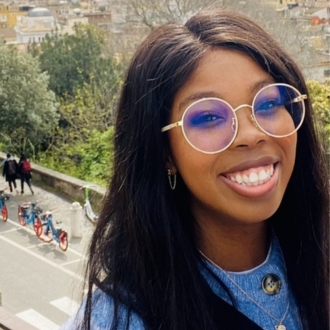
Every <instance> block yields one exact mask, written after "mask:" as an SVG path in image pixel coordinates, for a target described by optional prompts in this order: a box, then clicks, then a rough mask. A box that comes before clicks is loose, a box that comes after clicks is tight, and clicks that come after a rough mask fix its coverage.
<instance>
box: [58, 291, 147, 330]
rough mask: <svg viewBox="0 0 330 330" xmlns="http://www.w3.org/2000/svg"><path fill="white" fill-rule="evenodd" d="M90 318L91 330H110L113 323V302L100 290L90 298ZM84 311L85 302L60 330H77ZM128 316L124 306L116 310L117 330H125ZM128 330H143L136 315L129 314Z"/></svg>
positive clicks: (141, 323)
mask: <svg viewBox="0 0 330 330" xmlns="http://www.w3.org/2000/svg"><path fill="white" fill-rule="evenodd" d="M92 301H93V302H92V304H93V305H92V317H91V329H93V330H101V329H102V330H103V329H110V328H111V325H112V322H113V321H114V318H113V316H114V302H113V299H112V297H111V296H109V295H108V294H106V293H104V292H103V291H101V290H99V289H98V290H96V291H95V292H94V293H93V298H92ZM84 310H85V302H83V303H82V305H81V307H80V309H79V311H78V312H77V314H76V315H75V316H74V317H72V318H71V319H70V320H69V321H68V322H67V323H66V324H64V325H63V326H62V327H61V328H60V330H78V329H79V326H80V325H81V324H82V321H83V316H84ZM127 316H128V309H127V308H126V307H125V306H124V305H120V306H119V309H118V328H117V329H118V330H126V329H127V328H126V319H127ZM129 321H130V323H129V328H128V330H145V329H146V328H145V326H144V323H143V321H142V319H141V318H140V317H139V316H138V315H137V314H136V313H133V312H132V313H131V314H130V316H129Z"/></svg>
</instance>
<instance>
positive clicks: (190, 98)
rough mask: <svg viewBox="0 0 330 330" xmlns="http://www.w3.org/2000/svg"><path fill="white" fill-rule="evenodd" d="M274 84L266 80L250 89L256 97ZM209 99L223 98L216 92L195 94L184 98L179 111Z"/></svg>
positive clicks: (270, 79)
mask: <svg viewBox="0 0 330 330" xmlns="http://www.w3.org/2000/svg"><path fill="white" fill-rule="evenodd" d="M274 83H275V81H274V79H272V78H266V79H263V80H261V81H258V82H256V83H255V84H252V85H251V86H250V88H249V89H250V91H251V93H253V94H254V95H255V94H256V93H257V92H258V91H259V90H260V89H261V88H263V87H265V86H267V85H270V84H274ZM208 97H216V98H220V99H222V97H221V96H220V95H219V94H218V93H216V92H214V91H205V92H197V93H193V94H191V95H189V96H187V97H186V98H184V99H183V100H182V101H181V102H180V104H179V111H181V110H182V108H184V107H185V108H186V107H187V104H189V103H193V102H195V101H198V100H201V99H204V98H208Z"/></svg>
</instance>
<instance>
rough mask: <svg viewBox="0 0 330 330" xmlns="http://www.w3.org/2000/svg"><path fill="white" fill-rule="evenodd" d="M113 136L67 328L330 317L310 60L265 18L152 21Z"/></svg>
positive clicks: (293, 324)
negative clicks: (83, 279)
mask: <svg viewBox="0 0 330 330" xmlns="http://www.w3.org/2000/svg"><path fill="white" fill-rule="evenodd" d="M115 136H116V137H115V159H114V175H113V178H112V181H111V183H110V187H109V193H108V194H107V196H106V199H105V203H104V206H103V210H102V212H101V215H100V219H99V222H98V224H97V228H96V230H95V233H94V235H93V238H92V242H91V245H90V250H89V262H88V271H87V275H88V289H89V291H88V296H87V300H86V304H84V305H83V308H81V310H80V313H78V316H77V317H76V318H75V320H73V321H71V322H70V323H68V324H67V327H66V328H67V329H75V328H77V329H78V328H80V329H166V330H169V329H171V330H174V329H176V330H179V329H180V330H182V329H187V330H188V329H189V330H191V329H196V330H201V329H205V330H210V329H275V328H276V329H278V330H283V329H295V330H296V329H313V330H317V329H320V330H321V329H322V330H324V329H329V310H328V306H329V288H328V283H329V273H328V269H329V267H328V260H329V259H328V257H329V250H328V241H329V236H328V233H329V232H328V229H329V222H328V205H329V198H328V197H329V196H328V191H329V187H328V182H329V181H328V177H327V171H326V167H325V164H326V161H325V157H324V154H323V152H322V150H321V147H320V144H319V141H318V139H317V136H316V133H315V130H314V123H313V118H312V109H311V103H310V98H309V95H308V91H307V88H306V85H305V83H304V79H303V76H302V74H301V73H300V71H299V69H298V67H297V65H296V64H295V63H294V61H293V60H292V59H291V58H290V57H289V56H288V55H287V54H286V53H285V52H284V51H283V50H282V48H281V47H280V46H279V45H278V44H277V43H276V42H275V41H274V40H273V39H272V38H271V37H270V36H269V35H268V34H266V33H265V31H263V30H262V29H261V28H260V27H258V26H257V25H255V24H254V23H253V22H252V21H251V20H249V19H248V18H246V17H244V16H241V15H239V14H237V13H233V12H224V11H212V12H208V11H202V12H200V13H198V14H197V15H195V16H193V17H192V18H191V19H190V20H188V22H187V23H186V24H185V25H179V24H178V25H176V24H170V25H166V26H163V27H161V28H159V29H158V30H156V31H154V32H153V33H152V34H151V35H150V36H149V37H148V38H147V39H146V40H145V42H144V43H143V44H142V45H141V47H140V48H139V49H138V51H137V53H136V55H135V56H134V58H133V60H132V63H131V65H130V67H129V70H128V73H127V77H126V81H125V84H124V87H123V91H122V95H121V100H120V104H119V108H118V117H117V123H116V135H115ZM95 287H96V288H97V290H96V291H95V292H93V290H94V288H95ZM82 319H83V321H82Z"/></svg>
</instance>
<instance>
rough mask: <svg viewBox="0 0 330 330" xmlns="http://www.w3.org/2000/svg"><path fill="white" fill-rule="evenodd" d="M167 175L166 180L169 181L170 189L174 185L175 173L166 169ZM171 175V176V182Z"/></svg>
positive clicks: (173, 187)
mask: <svg viewBox="0 0 330 330" xmlns="http://www.w3.org/2000/svg"><path fill="white" fill-rule="evenodd" d="M167 176H168V182H169V183H170V187H171V189H172V190H174V189H175V187H176V174H174V175H172V170H171V169H168V170H167ZM172 176H173V182H172Z"/></svg>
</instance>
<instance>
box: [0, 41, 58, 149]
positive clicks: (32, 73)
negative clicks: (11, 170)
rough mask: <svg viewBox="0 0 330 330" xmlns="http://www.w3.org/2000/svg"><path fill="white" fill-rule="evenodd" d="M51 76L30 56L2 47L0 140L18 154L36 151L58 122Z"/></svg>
mask: <svg viewBox="0 0 330 330" xmlns="http://www.w3.org/2000/svg"><path fill="white" fill-rule="evenodd" d="M48 83H49V76H48V74H47V73H42V72H41V70H40V66H39V62H38V60H37V59H35V58H33V57H32V56H31V55H30V54H27V53H22V52H19V51H17V50H16V49H15V48H10V47H8V46H5V45H0V112H1V116H0V131H1V135H0V141H1V142H2V143H4V144H5V146H6V148H10V149H11V150H14V151H15V152H16V153H19V152H22V151H25V149H26V148H30V149H35V148H37V147H38V146H40V145H41V144H42V143H43V142H45V141H46V139H47V138H48V136H50V135H51V133H52V131H53V129H54V127H55V126H56V125H57V123H58V115H57V112H56V109H57V103H56V102H55V95H54V93H53V92H52V91H50V90H49V89H48Z"/></svg>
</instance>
